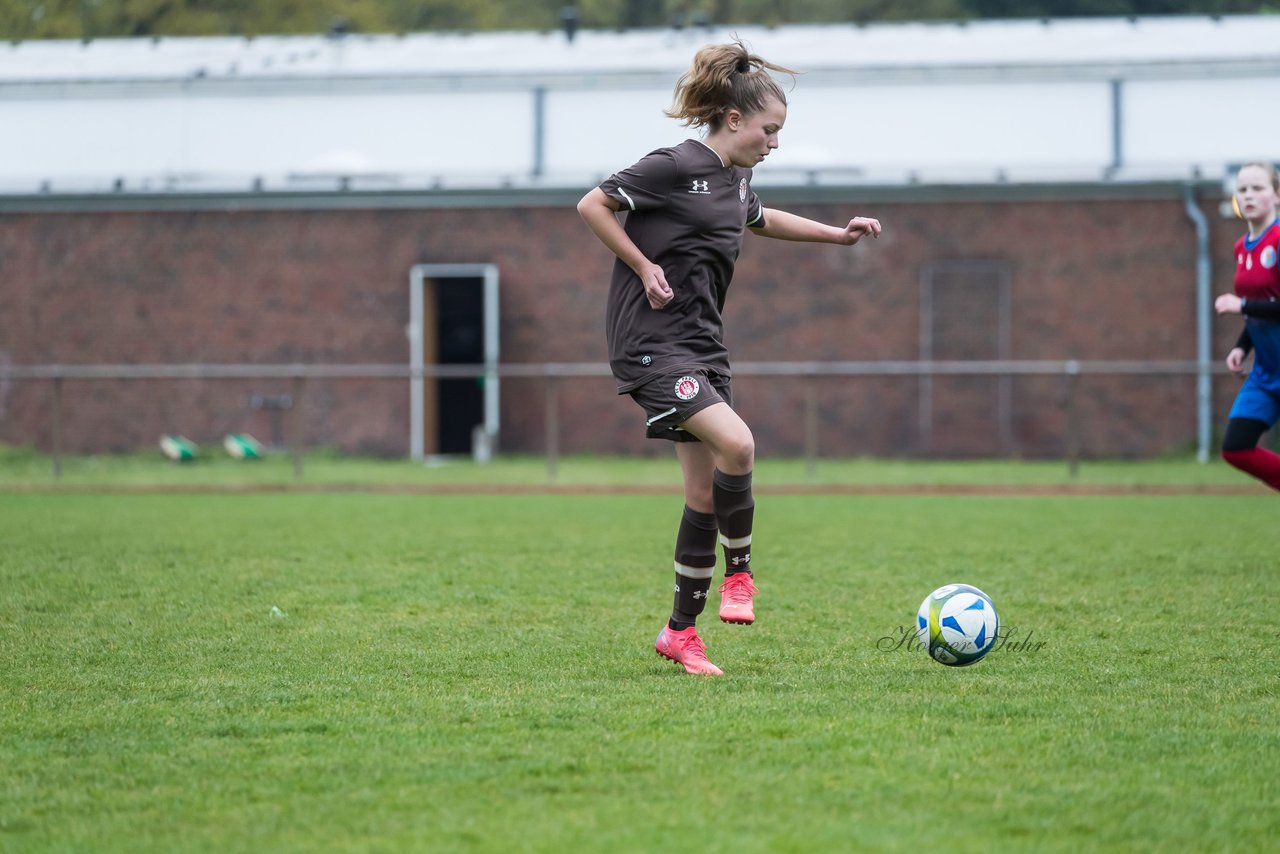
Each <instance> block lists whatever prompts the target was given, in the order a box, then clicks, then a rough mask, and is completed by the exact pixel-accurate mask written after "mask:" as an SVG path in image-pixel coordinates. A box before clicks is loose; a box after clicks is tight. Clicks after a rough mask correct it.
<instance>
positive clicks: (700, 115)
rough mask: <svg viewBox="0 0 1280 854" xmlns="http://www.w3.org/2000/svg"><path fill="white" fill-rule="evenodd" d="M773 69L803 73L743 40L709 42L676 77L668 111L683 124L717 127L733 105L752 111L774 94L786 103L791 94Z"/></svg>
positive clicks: (740, 109)
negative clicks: (758, 52) (762, 54)
mask: <svg viewBox="0 0 1280 854" xmlns="http://www.w3.org/2000/svg"><path fill="white" fill-rule="evenodd" d="M770 71H776V72H778V73H780V74H790V75H795V74H798V73H799V72H798V71H792V70H791V69H790V68H783V67H782V66H781V65H774V64H773V63H772V62H768V61H766V60H765V59H764V58H763V57H760V56H756V55H755V54H754V53H752V52H751V51H750V50H748V49H747V46H746V45H744V44H743V43H742V42H741V41H735V42H732V43H730V44H713V45H707V46H706V47H703V48H701V49H700V50H699V51H698V52H697V53H696V54H694V57H693V66H692V67H691V68H690V69H689V70H688V71H686V72H685V73H684V74H682V75H681V76H680V79H679V80H677V81H676V91H675V97H674V101H673V103H672V106H671V109H669V110H666V111H665V113H666V115H668V116H670V117H671V118H673V119H679V120H680V122H681V123H682V124H686V125H689V126H691V127H695V128H697V127H707V128H710V129H712V130H715V128H716V127H717V126H718V125H719V124H720V122H721V121H722V120H723V118H724V114H725V113H726V112H728V111H729V110H731V109H736V110H738V111H739V112H740V113H742V114H743V115H751V114H753V113H758V112H760V111H761V110H763V109H764V108H765V107H766V106H767V105H768V103H769V100H770V99H772V98H776V99H777V100H778V101H779V102H781V103H782V104H784V105H785V104H786V103H787V96H786V95H785V94H784V93H783V91H782V87H781V86H779V85H778V81H777V80H775V79H773V77H772V76H770V74H769V72H770Z"/></svg>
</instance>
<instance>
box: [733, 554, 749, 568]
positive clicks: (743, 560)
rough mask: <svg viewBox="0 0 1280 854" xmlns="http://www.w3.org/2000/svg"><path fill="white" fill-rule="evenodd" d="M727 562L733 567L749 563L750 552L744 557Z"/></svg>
mask: <svg viewBox="0 0 1280 854" xmlns="http://www.w3.org/2000/svg"><path fill="white" fill-rule="evenodd" d="M729 562H730V563H732V564H733V565H734V566H738V565H739V564H744V563H751V552H747V553H746V554H744V555H741V556H739V557H735V558H733V559H732V560H730V561H729Z"/></svg>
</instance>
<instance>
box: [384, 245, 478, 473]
mask: <svg viewBox="0 0 1280 854" xmlns="http://www.w3.org/2000/svg"><path fill="white" fill-rule="evenodd" d="M427 279H480V280H482V285H481V286H482V287H483V288H484V296H483V302H484V307H483V309H482V310H483V313H484V318H483V321H484V433H485V441H486V442H487V450H488V451H496V450H497V448H498V425H499V423H500V421H499V417H498V416H499V412H498V400H499V396H498V356H499V352H500V351H499V344H498V265H496V264H414V265H413V266H412V267H411V268H409V328H408V329H407V330H406V334H407V335H408V338H409V457H410V459H414V460H423V459H425V458H426V453H425V450H424V447H423V445H424V437H425V435H426V418H425V414H424V409H425V404H424V401H425V385H424V383H425V381H426V377H425V376H424V373H425V371H426V359H425V353H424V350H425V340H426V339H425V335H424V330H423V328H422V324H423V314H424V311H425V306H424V302H423V300H424V298H425V297H424V293H423V289H424V287H425V286H426V281H427Z"/></svg>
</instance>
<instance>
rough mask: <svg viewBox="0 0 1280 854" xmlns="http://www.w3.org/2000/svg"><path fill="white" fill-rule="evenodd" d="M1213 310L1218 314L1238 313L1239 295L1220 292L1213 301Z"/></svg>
mask: <svg viewBox="0 0 1280 854" xmlns="http://www.w3.org/2000/svg"><path fill="white" fill-rule="evenodd" d="M1213 310H1214V311H1216V312H1218V314H1239V313H1240V297H1238V296H1236V295H1235V294H1222V295H1221V296H1220V297H1218V298H1217V299H1216V300H1214V301H1213Z"/></svg>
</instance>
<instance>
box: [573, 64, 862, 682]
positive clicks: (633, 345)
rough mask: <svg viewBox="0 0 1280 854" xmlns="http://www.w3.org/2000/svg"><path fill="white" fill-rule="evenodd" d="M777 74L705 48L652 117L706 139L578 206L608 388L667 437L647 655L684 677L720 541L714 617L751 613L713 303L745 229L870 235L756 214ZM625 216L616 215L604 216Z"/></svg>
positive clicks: (748, 454)
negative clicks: (598, 287)
mask: <svg viewBox="0 0 1280 854" xmlns="http://www.w3.org/2000/svg"><path fill="white" fill-rule="evenodd" d="M771 71H773V72H780V73H785V74H792V73H794V72H791V71H790V70H789V69H786V68H783V67H781V66H778V65H774V64H772V63H769V62H767V61H765V60H764V59H763V58H761V57H759V56H757V55H755V54H752V53H751V52H750V51H749V50H748V49H747V48H746V46H744V45H743V44H742V43H740V42H735V43H732V44H724V45H708V46H706V47H704V48H702V49H701V50H699V51H698V52H697V54H696V55H695V57H694V60H693V66H692V68H690V70H689V71H688V72H687V73H685V74H684V76H682V77H681V78H680V80H679V81H678V82H677V84H676V91H675V103H674V105H673V106H672V108H671V109H670V110H668V111H667V115H668V116H670V117H672V118H675V119H678V120H681V121H682V122H683V123H685V124H687V125H690V126H692V127H693V128H696V129H702V130H704V131H705V134H704V135H703V137H702V138H701V139H690V140H686V141H685V142H682V143H680V144H679V145H676V146H673V147H670V148H662V149H658V150H657V151H653V152H651V153H649V154H648V155H646V156H645V157H644V158H642V159H641V160H640V161H639V162H637V163H635V164H634V165H632V166H630V167H628V168H627V169H624V170H622V171H620V172H617V173H615V174H614V175H612V176H610V177H609V178H608V179H607V180H605V181H604V182H603V183H602V184H601V185H600V186H599V187H596V188H595V189H593V190H591V191H590V192H589V193H587V194H586V195H585V196H584V197H583V198H582V200H581V201H580V202H579V203H578V212H579V213H580V214H581V215H582V218H583V220H584V221H585V222H586V223H587V226H588V227H589V228H590V229H591V231H592V232H593V233H594V234H595V235H596V237H598V238H599V239H600V241H601V242H602V243H604V245H605V246H607V247H608V248H609V249H610V250H612V252H613V253H614V255H616V256H617V260H616V262H615V264H614V268H613V275H612V279H611V281H610V288H609V300H608V308H607V312H606V337H607V339H608V344H609V364H610V367H611V369H612V371H613V374H614V377H615V378H616V379H617V381H618V393H619V394H629V395H631V397H632V398H633V399H634V400H635V401H636V402H637V403H638V404H639V405H640V406H641V408H642V409H644V412H645V418H646V420H645V425H646V433H647V435H648V436H649V437H651V438H661V439H667V440H670V441H672V442H674V443H676V444H675V448H676V457H677V459H678V460H679V463H680V470H681V473H682V476H683V480H684V501H685V506H684V511H683V514H682V516H681V521H680V525H679V528H678V530H677V532H676V548H675V573H676V579H675V602H674V605H673V608H672V613H671V617H670V618H669V619H668V621H667V624H666V625H665V626H664V627H663V628H662V631H661V632H659V634H658V638H657V641H656V642H655V648H656V650H657V651H658V653H659V654H660V655H663V656H665V657H667V658H670V659H671V660H673V661H676V662H679V663H680V664H681V665H683V666H684V669H685V670H686V671H688V672H689V673H699V674H708V675H717V676H718V675H721V673H722V671H721V670H720V669H719V668H718V667H716V666H715V665H714V664H712V663H711V662H710V661H708V660H707V656H706V648H705V645H704V644H703V642H702V639H701V638H699V637H698V633H697V629H696V628H695V623H696V621H697V618H698V615H699V614H701V613H702V610H703V607H704V606H705V604H706V600H707V596H708V593H709V590H710V588H711V582H712V578H713V576H714V574H715V565H716V548H717V538H718V540H719V545H720V546H722V547H723V549H724V557H725V582H724V584H723V585H721V587H720V593H721V603H720V618H721V619H722V620H724V621H725V622H728V623H740V624H745V623H751V622H753V621H754V620H755V610H754V595H755V593H756V592H757V590H756V587H755V585H754V583H753V575H752V571H751V567H750V560H751V533H752V525H753V519H754V514H755V500H754V498H753V497H752V491H751V473H752V469H753V467H754V464H755V440H754V438H753V437H752V434H751V430H750V428H749V427H748V426H747V425H746V423H745V422H743V420H742V419H741V418H740V417H739V416H738V414H737V413H736V412H734V410H733V408H732V402H733V398H732V394H731V388H730V369H729V353H728V350H727V349H726V348H725V345H724V324H723V321H722V318H721V311H722V310H723V308H724V302H725V296H726V293H727V291H728V288H729V283H730V280H731V279H732V277H733V268H734V263H735V261H736V260H737V258H738V252H739V251H740V249H741V247H742V235H743V233H744V231H745V230H746V229H748V228H749V229H751V230H752V231H753V232H754V233H756V234H759V235H762V236H765V237H773V238H777V239H781V240H797V241H810V242H817V243H834V244H842V245H845V246H851V245H853V244H854V243H857V242H858V240H859V239H861V238H862V237H865V236H867V235H871V236H873V237H874V236H877V235H879V233H880V223H879V221H877V220H875V219H872V218H867V217H854V218H853V219H851V220H849V222H848V224H847V225H841V226H830V225H825V224H823V223H820V222H816V221H814V220H810V219H806V218H805V217H801V216H797V215H795V214H791V213H787V212H785V211H781V210H775V209H771V208H766V207H764V206H763V204H762V203H761V201H760V199H759V198H758V197H757V196H756V194H755V192H754V191H753V190H752V189H751V177H752V168H753V167H754V166H756V165H757V164H758V163H760V162H761V161H763V160H764V159H765V157H767V156H768V155H769V153H770V152H772V151H773V150H774V149H776V148H777V147H778V134H779V132H780V131H781V130H782V126H783V123H784V122H785V121H786V118H787V99H786V96H785V95H784V94H783V91H782V88H781V86H779V85H778V83H777V81H776V80H775V79H774V78H773V76H772V75H771V74H770V72H771ZM619 211H623V212H625V213H626V223H625V225H623V224H622V223H620V222H619V221H618V218H617V213H618V212H619Z"/></svg>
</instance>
